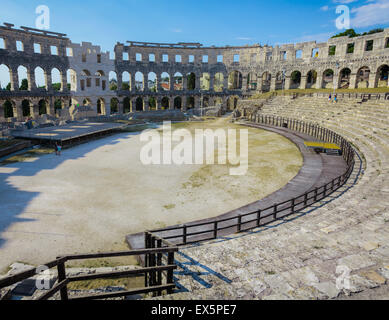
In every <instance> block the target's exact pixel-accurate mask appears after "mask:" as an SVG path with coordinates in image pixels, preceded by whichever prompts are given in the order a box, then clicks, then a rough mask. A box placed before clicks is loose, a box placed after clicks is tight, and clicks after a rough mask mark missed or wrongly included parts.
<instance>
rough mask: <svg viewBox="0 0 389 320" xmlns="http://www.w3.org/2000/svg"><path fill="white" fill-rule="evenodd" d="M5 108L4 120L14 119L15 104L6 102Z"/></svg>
mask: <svg viewBox="0 0 389 320" xmlns="http://www.w3.org/2000/svg"><path fill="white" fill-rule="evenodd" d="M3 107H4V118H6V119H7V118H13V117H14V108H13V103H12V102H11V101H9V100H7V101H6V102H4V104H3Z"/></svg>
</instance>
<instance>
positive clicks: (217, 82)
mask: <svg viewBox="0 0 389 320" xmlns="http://www.w3.org/2000/svg"><path fill="white" fill-rule="evenodd" d="M213 90H214V91H215V92H222V91H223V90H224V75H223V73H221V72H218V73H216V74H215V79H214V82H213Z"/></svg>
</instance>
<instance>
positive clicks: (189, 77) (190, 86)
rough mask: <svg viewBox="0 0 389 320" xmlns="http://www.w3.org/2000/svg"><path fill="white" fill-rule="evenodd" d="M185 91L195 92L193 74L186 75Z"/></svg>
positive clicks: (194, 77)
mask: <svg viewBox="0 0 389 320" xmlns="http://www.w3.org/2000/svg"><path fill="white" fill-rule="evenodd" d="M187 90H189V91H192V90H196V75H195V74H194V73H193V72H191V73H188V74H187Z"/></svg>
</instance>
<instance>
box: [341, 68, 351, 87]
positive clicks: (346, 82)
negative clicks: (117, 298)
mask: <svg viewBox="0 0 389 320" xmlns="http://www.w3.org/2000/svg"><path fill="white" fill-rule="evenodd" d="M350 76H351V70H350V69H349V68H344V69H342V70H340V73H339V88H340V89H348V88H349V87H350Z"/></svg>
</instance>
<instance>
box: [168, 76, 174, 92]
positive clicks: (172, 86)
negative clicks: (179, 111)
mask: <svg viewBox="0 0 389 320" xmlns="http://www.w3.org/2000/svg"><path fill="white" fill-rule="evenodd" d="M169 77H170V91H174V75H171V74H169Z"/></svg>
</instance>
